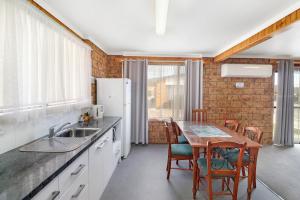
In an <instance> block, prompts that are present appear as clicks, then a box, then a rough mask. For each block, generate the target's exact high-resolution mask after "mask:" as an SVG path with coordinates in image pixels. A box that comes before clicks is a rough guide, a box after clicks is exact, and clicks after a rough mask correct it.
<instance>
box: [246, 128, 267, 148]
mask: <svg viewBox="0 0 300 200" xmlns="http://www.w3.org/2000/svg"><path fill="white" fill-rule="evenodd" d="M243 136H247V137H248V138H249V139H250V140H252V141H255V142H258V143H260V144H261V142H262V137H263V132H262V131H261V130H260V129H259V128H257V127H253V126H246V127H244V128H243Z"/></svg>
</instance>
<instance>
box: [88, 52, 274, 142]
mask: <svg viewBox="0 0 300 200" xmlns="http://www.w3.org/2000/svg"><path fill="white" fill-rule="evenodd" d="M92 49H93V50H92V62H93V76H95V77H105V78H121V77H122V62H121V61H122V60H124V59H125V58H131V57H124V56H115V55H106V54H105V53H104V52H103V51H102V50H101V49H98V48H97V47H92ZM135 59H144V57H136V58H135ZM176 59H178V58H175V60H176ZM203 62H204V74H203V77H204V79H203V83H204V86H203V90H204V91H203V106H204V108H206V109H207V110H208V120H209V121H211V122H215V123H218V124H223V122H224V119H225V118H231V119H237V120H238V121H239V122H240V123H241V127H243V126H245V125H249V126H251V125H253V126H258V127H260V128H261V129H262V131H263V132H264V137H263V142H264V143H272V131H273V124H272V123H273V92H274V89H273V77H270V78H222V77H221V64H220V63H215V62H213V60H212V59H211V58H204V59H203ZM223 63H243V64H274V63H275V62H274V60H270V59H248V58H246V59H245V58H239V59H238V58H234V59H227V60H226V61H224V62H223ZM236 82H244V84H245V87H244V88H243V89H237V88H235V87H234V84H235V83H236ZM93 88H94V89H93ZM92 93H93V94H92V96H93V101H94V102H96V86H95V85H94V86H92ZM240 131H241V129H240ZM149 143H157V144H160V143H166V134H165V132H164V127H163V123H162V122H161V121H159V120H150V121H149Z"/></svg>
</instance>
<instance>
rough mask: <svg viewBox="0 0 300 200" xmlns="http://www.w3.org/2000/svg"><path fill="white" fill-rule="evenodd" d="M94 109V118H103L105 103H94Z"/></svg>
mask: <svg viewBox="0 0 300 200" xmlns="http://www.w3.org/2000/svg"><path fill="white" fill-rule="evenodd" d="M92 109H93V117H94V119H101V118H103V114H104V106H103V105H93V107H92Z"/></svg>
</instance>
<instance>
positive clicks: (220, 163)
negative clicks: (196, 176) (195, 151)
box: [198, 158, 234, 176]
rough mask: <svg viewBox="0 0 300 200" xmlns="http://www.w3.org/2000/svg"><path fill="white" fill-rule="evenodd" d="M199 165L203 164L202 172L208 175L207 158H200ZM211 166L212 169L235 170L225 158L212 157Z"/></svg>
mask: <svg viewBox="0 0 300 200" xmlns="http://www.w3.org/2000/svg"><path fill="white" fill-rule="evenodd" d="M198 165H199V166H201V170H200V173H201V174H202V175H203V176H206V175H207V160H206V158H200V159H198ZM211 168H212V170H226V169H227V170H233V169H234V168H233V166H232V165H231V164H230V163H229V162H228V161H227V160H224V159H218V158H212V159H211Z"/></svg>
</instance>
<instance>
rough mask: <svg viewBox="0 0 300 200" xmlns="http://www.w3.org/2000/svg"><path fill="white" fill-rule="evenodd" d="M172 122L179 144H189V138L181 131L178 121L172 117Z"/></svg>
mask: <svg viewBox="0 0 300 200" xmlns="http://www.w3.org/2000/svg"><path fill="white" fill-rule="evenodd" d="M170 122H171V125H172V130H173V133H174V135H175V141H176V143H178V144H187V143H188V141H187V139H186V138H185V137H184V135H183V134H182V133H181V131H180V129H179V128H178V126H177V124H176V122H175V121H174V120H173V118H172V117H170Z"/></svg>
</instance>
